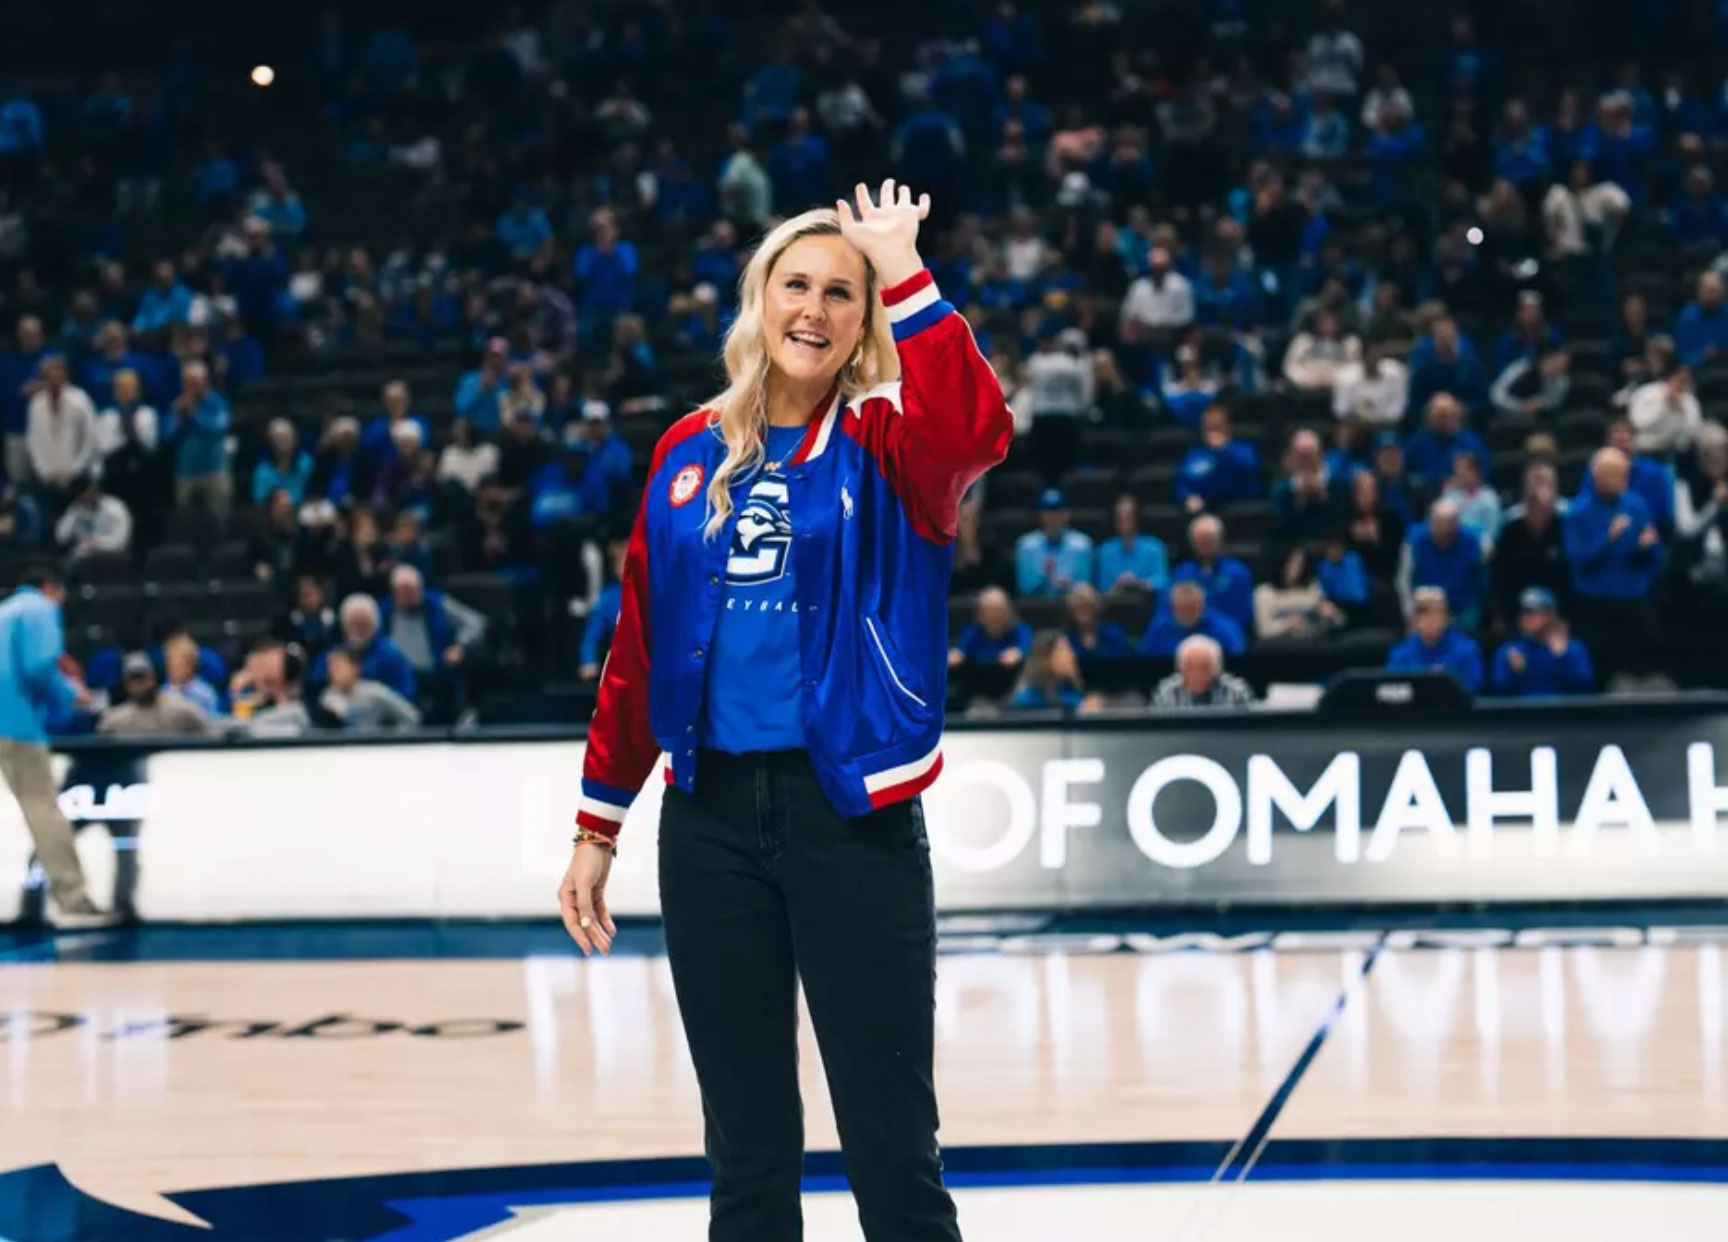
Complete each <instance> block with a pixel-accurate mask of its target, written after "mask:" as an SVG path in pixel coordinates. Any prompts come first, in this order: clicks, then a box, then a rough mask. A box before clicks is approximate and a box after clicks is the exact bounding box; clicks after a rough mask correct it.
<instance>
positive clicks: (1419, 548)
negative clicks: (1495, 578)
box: [1398, 500, 1486, 630]
mask: <svg viewBox="0 0 1728 1242" xmlns="http://www.w3.org/2000/svg"><path fill="white" fill-rule="evenodd" d="M1485 552H1486V547H1485V545H1484V542H1483V539H1482V535H1481V532H1479V531H1477V530H1476V529H1474V528H1473V527H1468V526H1464V525H1463V524H1462V522H1461V520H1460V518H1459V516H1458V506H1457V505H1455V504H1453V503H1451V502H1450V501H1447V500H1436V501H1435V502H1434V504H1433V505H1432V506H1431V507H1430V508H1429V510H1428V520H1427V521H1426V522H1423V523H1421V524H1419V525H1416V526H1413V527H1411V528H1410V535H1409V538H1407V539H1406V540H1405V541H1404V555H1403V557H1402V559H1401V560H1400V561H1399V564H1398V594H1399V597H1400V599H1402V601H1403V604H1404V615H1405V616H1406V617H1410V616H1412V615H1414V613H1415V609H1416V602H1417V599H1416V597H1417V593H1418V592H1419V591H1420V590H1421V589H1422V588H1423V587H1435V588H1437V589H1438V590H1439V591H1440V592H1441V593H1442V594H1443V595H1445V597H1446V605H1447V609H1448V622H1450V618H1451V617H1453V616H1456V617H1457V618H1458V624H1459V625H1461V626H1462V627H1463V628H1464V629H1466V630H1474V629H1475V628H1476V627H1477V626H1478V625H1480V624H1481V622H1482V604H1483V595H1484V583H1483V581H1482V579H1483V573H1482V562H1483V559H1484V554H1485Z"/></svg>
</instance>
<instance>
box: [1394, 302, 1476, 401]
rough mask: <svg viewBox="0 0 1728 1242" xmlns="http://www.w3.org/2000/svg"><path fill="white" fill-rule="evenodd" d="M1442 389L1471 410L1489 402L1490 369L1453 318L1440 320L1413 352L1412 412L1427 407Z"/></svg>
mask: <svg viewBox="0 0 1728 1242" xmlns="http://www.w3.org/2000/svg"><path fill="white" fill-rule="evenodd" d="M1439 393H1450V394H1451V395H1452V396H1453V397H1455V398H1457V399H1458V400H1459V401H1460V402H1462V403H1463V404H1464V406H1465V408H1466V409H1468V410H1471V411H1475V410H1480V409H1482V408H1484V407H1485V406H1486V405H1487V403H1488V371H1487V369H1486V368H1485V367H1484V366H1483V365H1482V359H1481V357H1480V356H1479V355H1478V354H1477V353H1476V347H1475V346H1474V345H1472V344H1471V343H1470V342H1469V340H1467V339H1466V338H1464V337H1463V336H1461V335H1460V334H1459V332H1458V325H1457V324H1455V323H1453V322H1452V320H1450V319H1441V320H1439V321H1437V322H1436V323H1435V324H1434V327H1433V329H1432V330H1431V333H1430V335H1429V336H1428V337H1427V339H1425V340H1423V341H1421V342H1419V343H1418V344H1417V346H1416V348H1415V349H1414V350H1413V351H1412V352H1411V354H1410V410H1411V412H1412V413H1414V412H1415V411H1417V410H1425V409H1427V408H1428V405H1429V403H1430V402H1431V401H1433V399H1434V397H1435V396H1436V395H1437V394H1439Z"/></svg>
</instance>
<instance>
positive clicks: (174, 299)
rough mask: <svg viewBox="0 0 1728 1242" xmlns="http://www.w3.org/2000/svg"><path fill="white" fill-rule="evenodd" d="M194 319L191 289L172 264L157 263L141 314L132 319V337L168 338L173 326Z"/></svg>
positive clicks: (141, 299)
mask: <svg viewBox="0 0 1728 1242" xmlns="http://www.w3.org/2000/svg"><path fill="white" fill-rule="evenodd" d="M191 320H192V290H191V289H189V288H187V287H186V285H185V284H183V283H182V282H181V280H180V277H179V274H178V273H177V272H176V271H175V270H174V264H173V262H172V261H171V260H168V259H163V260H161V261H159V262H158V263H157V264H156V268H155V271H154V272H153V273H152V274H151V279H150V285H149V287H148V288H146V289H145V290H144V296H143V297H141V298H140V299H139V300H138V313H137V314H136V315H134V316H133V317H132V335H133V336H139V337H153V338H155V339H157V340H160V339H163V338H165V337H166V336H167V333H168V329H169V327H170V326H172V325H174V324H184V323H190V322H191Z"/></svg>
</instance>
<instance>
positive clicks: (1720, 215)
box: [1668, 164, 1728, 250]
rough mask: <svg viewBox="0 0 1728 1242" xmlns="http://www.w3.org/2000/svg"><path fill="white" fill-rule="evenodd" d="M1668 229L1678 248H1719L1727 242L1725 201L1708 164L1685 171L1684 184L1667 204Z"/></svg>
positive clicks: (1727, 222) (1727, 228)
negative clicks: (1717, 190) (1717, 188)
mask: <svg viewBox="0 0 1728 1242" xmlns="http://www.w3.org/2000/svg"><path fill="white" fill-rule="evenodd" d="M1668 232H1669V233H1670V235H1672V236H1673V238H1674V244H1675V245H1676V246H1679V247H1680V248H1681V249H1704V248H1709V249H1712V250H1720V249H1721V248H1722V246H1723V245H1724V243H1728V204H1724V203H1723V201H1722V196H1721V195H1720V194H1718V193H1717V192H1716V177H1715V175H1714V174H1713V173H1711V171H1710V166H1709V165H1708V164H1694V165H1693V166H1692V167H1691V168H1689V169H1687V170H1686V182H1685V185H1684V187H1683V188H1682V189H1681V191H1680V193H1679V194H1676V195H1675V196H1674V201H1673V202H1672V203H1670V204H1669V206H1668Z"/></svg>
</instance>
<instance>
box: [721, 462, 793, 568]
mask: <svg viewBox="0 0 1728 1242" xmlns="http://www.w3.org/2000/svg"><path fill="white" fill-rule="evenodd" d="M791 547H792V519H791V518H790V517H789V516H788V514H787V512H786V476H785V475H783V474H780V473H777V472H772V471H765V472H763V474H762V476H761V477H760V478H758V479H757V480H756V482H755V483H754V484H753V485H752V486H751V488H750V498H749V499H748V500H746V501H745V502H744V507H743V509H741V510H740V511H739V513H738V524H737V526H736V527H735V528H734V530H733V532H732V552H731V554H730V555H729V556H728V557H727V558H726V581H727V582H729V583H731V584H732V585H733V586H761V585H762V584H763V583H764V582H773V581H775V580H776V579H778V578H779V577H780V576H781V575H782V574H784V573H785V572H786V556H787V553H788V552H789V551H790V549H791Z"/></svg>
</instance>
